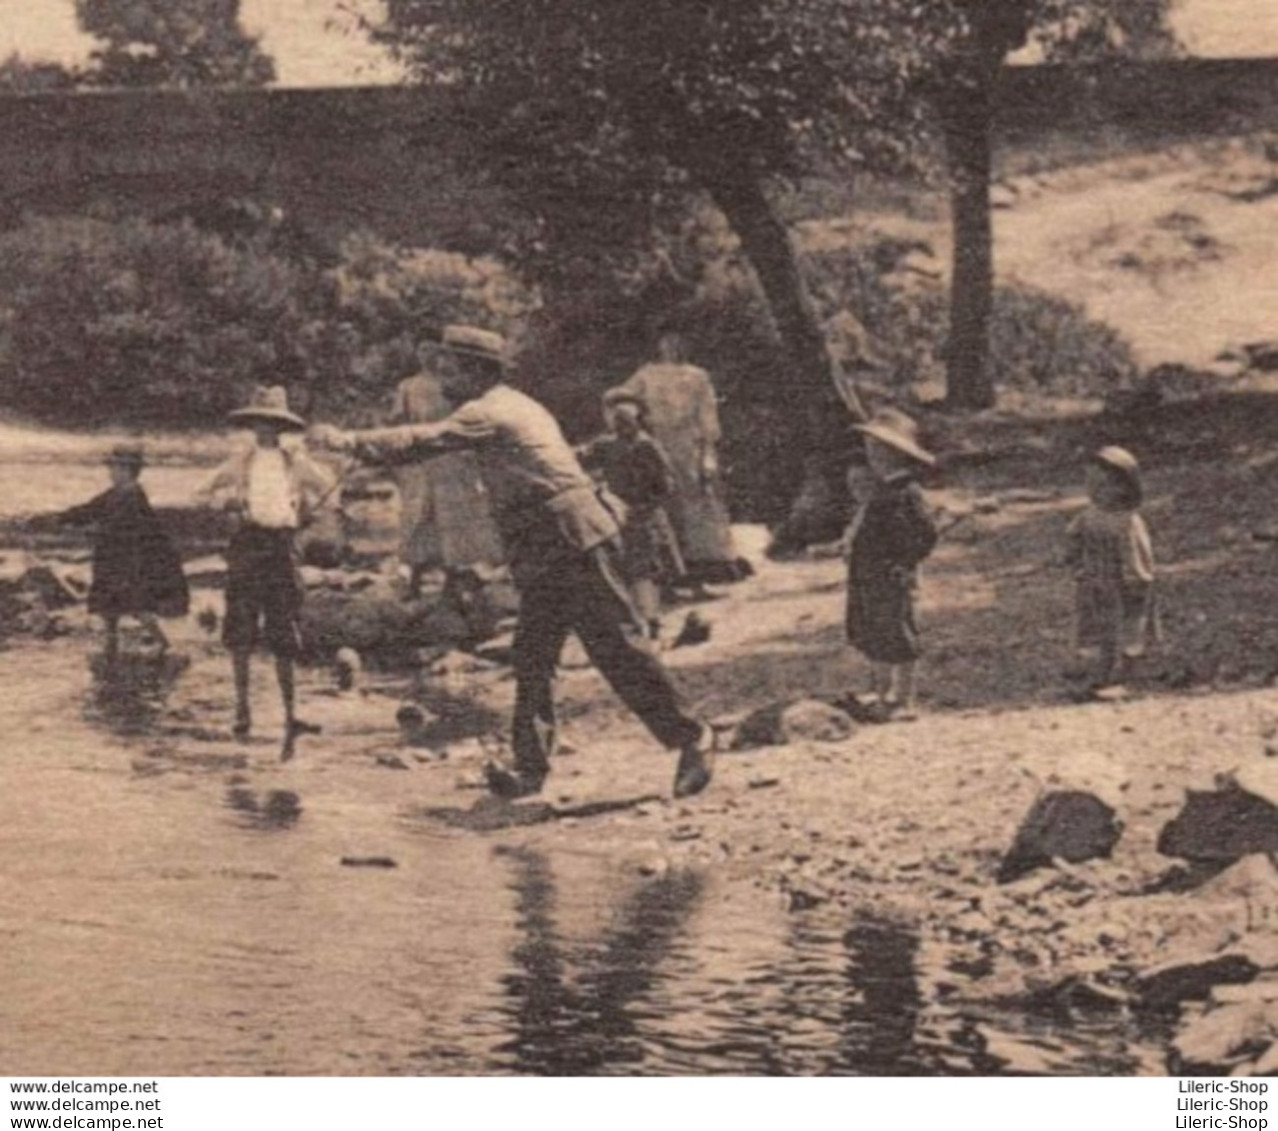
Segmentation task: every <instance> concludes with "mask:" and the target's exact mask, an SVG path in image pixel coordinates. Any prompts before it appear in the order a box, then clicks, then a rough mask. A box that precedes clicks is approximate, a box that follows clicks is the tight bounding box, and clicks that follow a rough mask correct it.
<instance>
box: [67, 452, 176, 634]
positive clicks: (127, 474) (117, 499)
mask: <svg viewBox="0 0 1278 1131" xmlns="http://www.w3.org/2000/svg"><path fill="white" fill-rule="evenodd" d="M144 464H145V460H144V458H143V454H142V449H141V448H139V447H135V446H132V445H122V446H120V447H117V448H115V449H114V451H112V453H111V455H110V457H109V458H108V460H107V466H108V467H109V468H110V471H111V486H110V488H108V489H107V490H106V491H104V492H103V493H102V494H101V495H98V496H97V497H96V498H93V499H90V500H89V501H88V502H87V503H83V504H81V505H80V506H78V507H72V508H70V509H69V510H65V511H62V512H61V513H60V514H58V515H56V516H54V519H53V521H54V522H55V523H57V524H65V525H92V526H93V527H95V535H94V545H93V583H92V585H91V586H90V588H89V612H91V613H94V614H96V615H97V616H100V617H101V618H102V619H103V621H104V622H105V624H106V654H107V657H108V659H111V658H114V657H115V656H116V655H118V653H119V647H120V620H121V618H123V617H126V616H131V617H134V618H136V619H137V620H138V622H139V623H140V624H141V625H142V627H143V628H144V629H146V631H147V633H148V634H149V635H150V637H151V639H152V640H153V641H154V642H155V643H156V644H158V645H159V648H160V651H161V652H164V651H166V650H167V649H168V646H169V641H168V637H167V636H165V634H164V630H163V629H162V628H161V627H160V622H159V619H158V618H159V617H181V616H185V615H186V613H187V610H188V608H189V606H190V594H189V592H188V589H187V584H186V576H185V575H184V574H183V572H182V558H181V556H180V555H179V554H178V551H177V549H176V547H175V546H174V545H173V541H172V540H171V539H170V538H169V536H168V534H167V532H166V531H165V530H164V528H163V526H162V525H161V524H160V520H159V518H158V517H157V516H156V514H155V512H154V511H153V510H152V509H151V503H150V500H148V499H147V497H146V492H145V491H144V490H143V489H142V485H141V484H140V483H139V482H138V479H139V477H140V476H141V474H142V468H143V466H144Z"/></svg>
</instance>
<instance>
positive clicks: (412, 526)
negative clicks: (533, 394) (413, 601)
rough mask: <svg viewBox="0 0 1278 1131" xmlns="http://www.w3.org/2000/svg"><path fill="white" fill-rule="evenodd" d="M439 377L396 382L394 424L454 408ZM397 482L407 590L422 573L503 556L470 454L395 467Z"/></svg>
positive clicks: (426, 419)
mask: <svg viewBox="0 0 1278 1131" xmlns="http://www.w3.org/2000/svg"><path fill="white" fill-rule="evenodd" d="M453 407H454V406H453V405H451V404H450V403H449V401H448V399H447V398H446V397H445V396H444V392H443V381H442V379H441V378H440V377H438V376H436V375H435V374H434V373H430V372H422V373H419V374H417V375H416V376H414V377H409V378H408V379H407V380H405V381H402V382H400V385H399V388H398V389H397V390H396V393H395V407H394V412H393V423H396V424H429V423H432V422H433V421H436V420H442V419H443V418H444V417H446V416H447V415H448V414H449V413H451V412H452V411H453ZM396 482H397V483H398V485H399V493H400V504H401V518H400V558H401V560H402V561H403V562H404V563H405V564H406V565H407V566H408V568H409V594H410V596H417V595H418V594H420V592H421V583H422V576H423V575H424V574H425V573H427V572H429V571H430V570H434V569H441V570H443V571H444V572H445V573H455V572H457V571H460V570H465V569H472V568H474V567H475V566H480V565H489V566H491V565H497V564H499V563H500V562H501V561H502V560H503V559H504V554H503V551H502V544H501V536H500V535H499V534H498V533H497V527H496V525H495V524H494V522H493V518H492V512H491V510H490V507H489V501H488V493H487V491H486V490H485V489H484V484H483V480H482V479H481V478H480V474H479V466H478V464H477V463H476V462H475V457H474V456H473V455H472V454H471V453H469V452H454V453H452V454H449V455H444V456H440V457H438V458H437V459H434V460H430V461H424V462H421V463H413V464H406V465H405V466H403V467H400V468H397V469H396Z"/></svg>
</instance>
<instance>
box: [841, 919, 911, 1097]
mask: <svg viewBox="0 0 1278 1131" xmlns="http://www.w3.org/2000/svg"><path fill="white" fill-rule="evenodd" d="M843 946H844V949H845V951H846V952H847V968H846V973H845V979H844V981H845V987H846V989H845V993H844V1003H845V1004H844V1009H843V1017H842V1028H843V1042H842V1044H843V1053H844V1055H843V1062H844V1065H845V1066H846V1067H848V1068H854V1069H855V1070H856V1071H858V1072H860V1073H861V1074H863V1075H868V1076H886V1075H896V1074H906V1075H914V1074H917V1073H920V1072H925V1071H927V1068H926V1067H925V1066H924V1064H922V1063H920V1058H919V1056H918V1051H919V1050H918V1041H917V1038H916V1033H915V1029H916V1026H917V1024H918V1020H919V1014H920V1013H921V1012H922V1009H923V998H922V995H921V994H920V993H919V986H918V976H917V973H916V971H915V957H916V955H917V953H918V949H919V941H918V938H917V936H915V935H913V934H911V933H910V932H909V931H906V930H903V929H901V928H900V927H898V926H896V925H894V924H890V923H886V922H875V921H872V920H865V921H863V922H860V923H858V924H857V925H856V926H854V927H853V928H852V929H851V930H849V931H848V932H847V934H845V935H844V936H843Z"/></svg>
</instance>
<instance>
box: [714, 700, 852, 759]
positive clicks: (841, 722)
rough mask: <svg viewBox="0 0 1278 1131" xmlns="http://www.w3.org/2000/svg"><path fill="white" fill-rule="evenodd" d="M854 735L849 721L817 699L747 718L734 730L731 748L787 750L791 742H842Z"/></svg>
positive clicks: (770, 708) (781, 705)
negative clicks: (762, 747) (785, 747)
mask: <svg viewBox="0 0 1278 1131" xmlns="http://www.w3.org/2000/svg"><path fill="white" fill-rule="evenodd" d="M855 732H856V723H855V722H854V721H853V719H852V717H851V716H850V715H849V714H848V713H847V712H846V711H842V710H840V709H839V708H838V707H835V706H832V705H831V704H829V703H823V702H822V701H821V700H819V699H800V700H798V701H797V702H793V703H774V704H772V705H771V706H768V707H763V708H761V709H760V710H758V711H755V712H754V713H753V714H752V715H749V716H747V718H746V719H744V720H743V721H742V722H741V723H740V724H739V725H738V726H737V729H736V734H735V736H734V738H733V741H732V746H733V748H734V749H736V750H750V749H753V748H755V747H759V746H786V745H788V744H789V743H792V742H843V741H845V740H846V739H848V738H851V737H852V735H853V734H854V733H855Z"/></svg>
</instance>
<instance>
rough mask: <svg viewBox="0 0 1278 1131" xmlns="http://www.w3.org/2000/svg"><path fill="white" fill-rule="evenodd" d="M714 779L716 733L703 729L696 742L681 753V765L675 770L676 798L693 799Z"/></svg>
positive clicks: (707, 728) (706, 728)
mask: <svg viewBox="0 0 1278 1131" xmlns="http://www.w3.org/2000/svg"><path fill="white" fill-rule="evenodd" d="M713 777H714V731H712V730H711V729H710V728H709V727H702V728H701V734H700V736H699V737H698V738H697V740H696V741H695V742H692V743H689V744H688V745H687V746H685V747H684V748H683V750H681V751H680V753H679V765H678V766H677V767H676V768H675V780H674V795H675V797H677V798H678V797H692V796H694V795H695V794H698V793H700V792H701V791H702V790H703V789H705V787H706V786H708V785H709V784H710V779H711V778H713Z"/></svg>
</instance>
